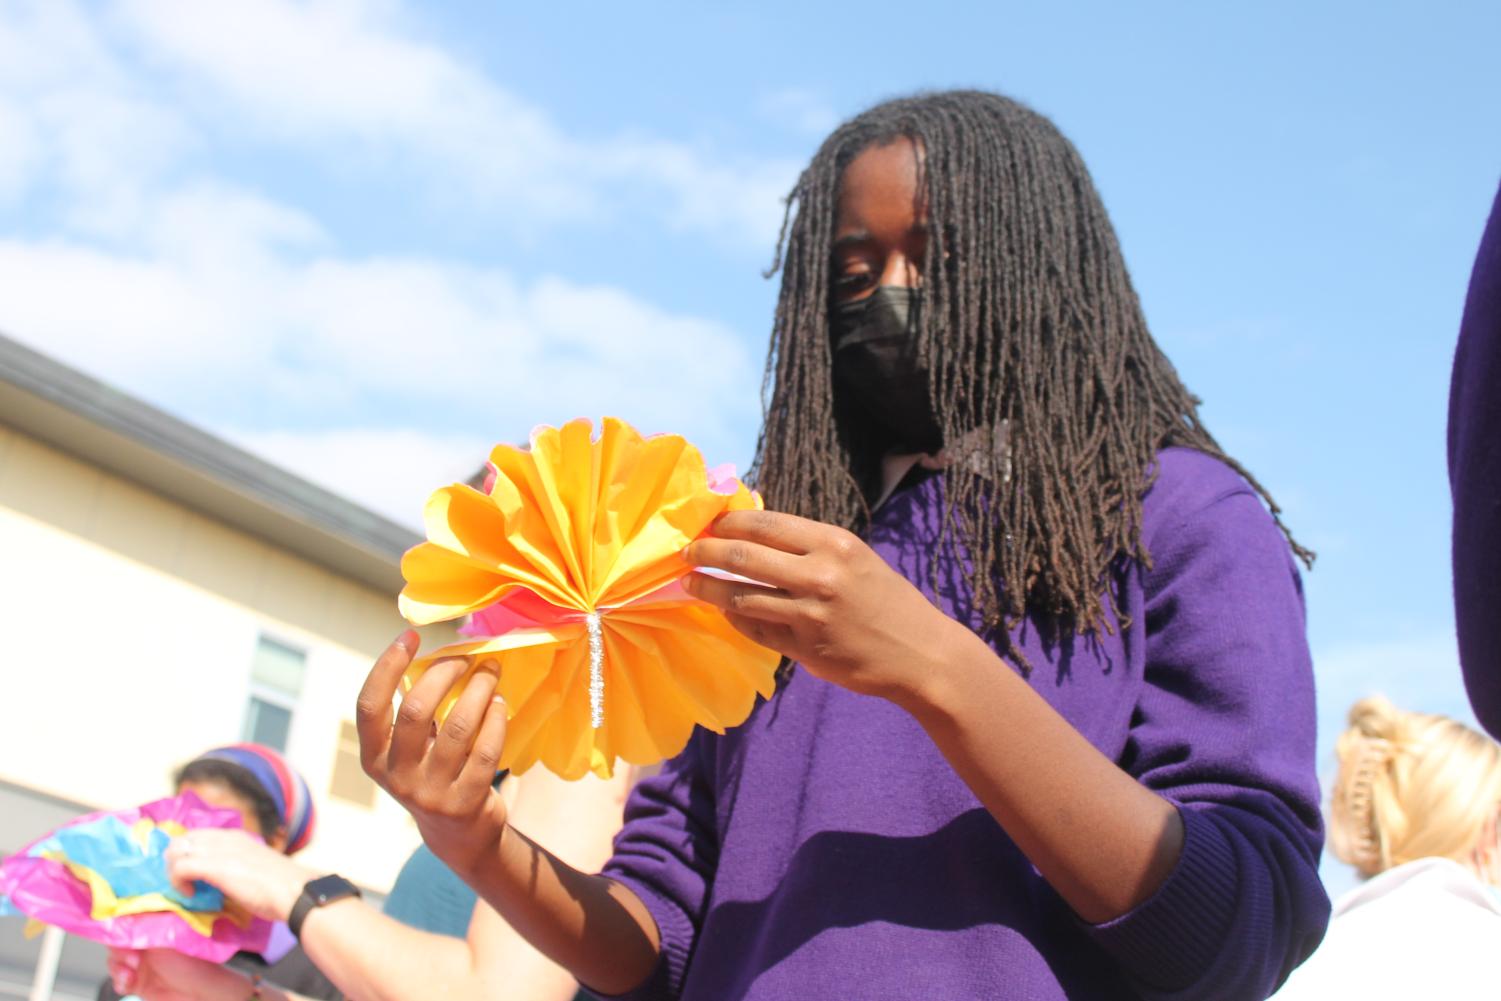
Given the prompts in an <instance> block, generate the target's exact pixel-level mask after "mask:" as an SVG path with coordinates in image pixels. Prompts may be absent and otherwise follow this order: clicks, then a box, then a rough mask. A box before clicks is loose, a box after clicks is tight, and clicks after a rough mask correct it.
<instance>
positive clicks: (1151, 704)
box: [1086, 456, 1329, 999]
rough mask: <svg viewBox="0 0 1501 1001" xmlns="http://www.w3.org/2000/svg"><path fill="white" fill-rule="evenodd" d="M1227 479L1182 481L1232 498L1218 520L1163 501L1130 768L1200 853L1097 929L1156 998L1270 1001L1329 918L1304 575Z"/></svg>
mask: <svg viewBox="0 0 1501 1001" xmlns="http://www.w3.org/2000/svg"><path fill="white" fill-rule="evenodd" d="M1190 461H1192V462H1195V463H1202V464H1204V465H1205V466H1206V467H1207V466H1208V465H1209V464H1210V463H1212V460H1209V459H1207V458H1204V457H1200V456H1195V457H1194V458H1193V459H1192V460H1190ZM1213 465H1214V466H1215V467H1217V469H1215V470H1209V469H1207V468H1206V470H1205V471H1204V475H1203V476H1195V477H1176V478H1175V481H1176V482H1178V483H1185V484H1193V483H1195V482H1197V483H1203V482H1204V481H1205V480H1211V481H1212V480H1213V479H1215V478H1217V479H1218V480H1220V481H1221V482H1226V486H1225V488H1224V489H1223V490H1219V491H1218V495H1217V496H1215V494H1210V495H1209V496H1210V497H1211V498H1212V499H1211V500H1209V502H1208V503H1207V504H1205V503H1204V499H1205V498H1204V497H1203V496H1202V495H1200V496H1199V497H1196V498H1194V500H1195V505H1194V506H1193V507H1191V508H1185V511H1184V513H1181V514H1180V513H1177V510H1178V508H1179V507H1183V506H1184V505H1182V504H1180V501H1181V500H1183V498H1181V497H1179V498H1175V497H1172V496H1167V497H1164V496H1161V493H1162V492H1163V491H1167V492H1169V493H1171V492H1172V489H1173V488H1167V487H1164V488H1163V490H1162V491H1154V493H1153V494H1149V495H1148V497H1147V500H1146V505H1147V507H1148V510H1147V512H1146V513H1147V519H1146V523H1147V524H1148V525H1151V526H1152V528H1151V530H1150V532H1149V537H1148V538H1147V539H1146V540H1145V541H1146V542H1147V544H1148V546H1149V548H1150V551H1151V553H1152V555H1153V567H1152V569H1151V570H1148V571H1144V572H1143V600H1144V604H1145V607H1144V609H1143V610H1142V611H1143V614H1144V617H1145V628H1146V633H1147V653H1146V665H1145V668H1144V677H1143V681H1144V689H1143V694H1142V696H1141V698H1140V702H1139V704H1138V706H1137V711H1136V714H1135V716H1134V718H1133V723H1132V728H1131V732H1130V736H1129V740H1128V744H1127V748H1126V751H1125V758H1124V760H1123V762H1122V764H1123V766H1124V767H1125V768H1126V769H1127V770H1128V771H1129V772H1131V773H1132V774H1133V775H1135V776H1136V777H1137V779H1138V780H1139V781H1140V782H1142V783H1143V784H1144V785H1146V786H1147V787H1148V788H1150V789H1153V790H1155V791H1157V792H1158V793H1160V794H1162V795H1163V796H1164V797H1166V798H1167V799H1168V800H1169V801H1171V802H1173V803H1174V804H1176V805H1177V806H1178V808H1179V812H1180V814H1181V816H1182V818H1183V825H1184V835H1185V839H1184V844H1183V853H1182V855H1181V857H1180V859H1179V861H1178V864H1177V866H1176V868H1175V869H1174V871H1173V872H1172V873H1171V874H1170V875H1169V876H1168V878H1167V881H1166V882H1165V883H1164V884H1163V885H1162V886H1161V887H1160V888H1159V889H1158V890H1157V892H1156V893H1155V894H1154V895H1153V896H1152V897H1150V898H1149V899H1148V900H1146V901H1145V902H1144V903H1142V904H1141V905H1140V906H1138V907H1137V908H1135V909H1134V910H1132V911H1130V912H1129V913H1127V914H1125V915H1123V916H1122V917H1120V918H1117V919H1115V920H1113V921H1110V922H1108V923H1106V924H1103V925H1097V926H1092V927H1089V928H1087V930H1086V931H1087V934H1089V935H1091V936H1092V937H1093V938H1094V939H1095V941H1096V942H1098V943H1099V944H1100V945H1101V946H1102V947H1103V948H1104V949H1105V950H1106V951H1107V952H1109V953H1110V954H1111V955H1112V956H1114V957H1115V959H1116V961H1117V962H1118V963H1119V964H1120V966H1121V968H1122V970H1123V972H1124V973H1125V974H1126V975H1127V976H1128V977H1130V979H1131V980H1132V982H1133V984H1134V985H1135V986H1136V988H1137V989H1138V991H1140V993H1141V995H1142V997H1144V998H1150V999H1168V998H1174V999H1177V998H1190V997H1192V998H1197V997H1215V998H1221V999H1242V998H1244V999H1260V998H1264V997H1266V996H1267V995H1268V994H1270V993H1271V992H1272V990H1273V989H1274V988H1275V987H1276V986H1277V985H1278V984H1279V983H1281V981H1282V980H1283V979H1284V978H1285V977H1286V976H1287V974H1288V973H1289V972H1291V970H1292V968H1293V967H1294V966H1296V965H1297V964H1298V963H1300V962H1301V961H1302V960H1303V959H1304V958H1306V957H1307V956H1308V955H1309V953H1311V952H1312V951H1313V949H1314V947H1315V946H1316V945H1317V944H1318V943H1319V940H1320V939H1321V938H1322V937H1323V933H1324V928H1325V926H1326V925H1327V923H1328V918H1329V899H1328V896H1327V895H1326V894H1325V892H1324V889H1323V886H1322V884H1321V883H1320V882H1319V877H1318V858H1319V851H1320V849H1321V847H1322V844H1323V829H1322V820H1321V818H1320V814H1319V790H1318V782H1317V776H1316V773H1315V769H1314V729H1315V713H1314V693H1313V668H1312V663H1311V658H1310V656H1309V651H1308V643H1307V639H1306V636H1305V629H1304V611H1303V599H1302V590H1301V585H1300V583H1299V579H1298V575H1297V569H1296V567H1294V566H1293V563H1292V558H1291V553H1290V552H1289V549H1288V546H1287V543H1286V542H1285V540H1284V539H1283V538H1282V535H1281V533H1280V532H1279V531H1278V529H1277V528H1276V526H1275V524H1274V523H1273V522H1272V519H1271V518H1270V517H1269V516H1268V515H1267V513H1266V511H1265V510H1264V509H1263V508H1262V506H1261V502H1260V500H1258V499H1257V498H1256V496H1255V495H1254V494H1252V493H1251V492H1250V490H1249V489H1248V488H1246V487H1245V486H1244V485H1243V484H1242V483H1241V482H1240V481H1239V479H1238V478H1235V479H1234V482H1228V481H1227V480H1228V476H1229V471H1228V470H1226V469H1225V468H1224V467H1223V466H1219V464H1218V463H1213ZM1182 492H1184V491H1179V493H1182ZM1156 505H1164V506H1166V511H1167V514H1166V516H1159V517H1156V518H1153V517H1152V513H1151V510H1150V508H1151V507H1152V506H1156ZM1159 510H1160V511H1161V510H1163V507H1159Z"/></svg>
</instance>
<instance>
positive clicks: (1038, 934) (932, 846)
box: [690, 808, 1109, 997]
mask: <svg viewBox="0 0 1501 1001" xmlns="http://www.w3.org/2000/svg"><path fill="white" fill-rule="evenodd" d="M872 874H877V875H875V877H874V878H873V875H872ZM977 887H984V888H987V889H988V890H989V891H990V892H985V893H977V892H975V890H976V888H977ZM1039 915H1040V916H1041V920H1039ZM878 923H883V924H890V925H898V926H903V927H907V928H920V929H927V930H932V931H955V930H960V929H970V928H976V927H985V928H987V929H989V931H990V933H991V934H993V935H994V936H995V939H994V941H995V942H996V943H1000V942H1002V941H1004V940H1006V939H1010V940H1012V941H1013V942H1015V941H1017V940H1020V939H1027V938H1030V939H1032V940H1033V945H1034V949H1035V948H1036V946H1037V945H1038V944H1039V943H1040V942H1041V941H1044V940H1045V941H1047V942H1048V943H1049V945H1050V947H1051V948H1050V949H1047V950H1041V951H1035V952H1034V953H1033V956H1034V959H1035V963H1036V965H1037V968H1038V970H1039V971H1041V970H1042V969H1045V968H1048V967H1049V966H1050V965H1051V964H1049V963H1048V961H1047V959H1046V958H1044V953H1045V952H1047V951H1050V952H1051V953H1052V954H1053V955H1054V956H1055V957H1057V956H1059V955H1060V953H1070V952H1071V953H1072V955H1070V956H1069V962H1068V963H1067V964H1065V965H1066V967H1067V968H1066V969H1054V970H1053V971H1052V975H1053V976H1056V977H1057V978H1058V979H1059V981H1060V982H1061V983H1062V984H1063V985H1064V986H1065V989H1066V993H1067V994H1068V996H1073V993H1072V988H1074V987H1078V988H1080V990H1081V991H1085V993H1086V995H1087V988H1088V987H1091V986H1092V987H1093V988H1095V989H1097V988H1098V986H1099V984H1100V983H1101V980H1102V978H1104V977H1107V976H1108V975H1109V974H1108V972H1107V970H1108V966H1107V961H1106V960H1105V957H1104V956H1103V954H1101V953H1100V952H1099V951H1098V950H1097V948H1096V947H1095V946H1094V945H1093V943H1091V942H1089V941H1088V940H1087V939H1086V938H1084V937H1083V936H1081V935H1079V933H1078V930H1077V921H1076V919H1075V918H1074V916H1073V913H1072V911H1070V910H1069V909H1068V907H1067V905H1066V904H1064V903H1063V901H1062V900H1061V898H1059V897H1058V895H1057V894H1056V893H1055V892H1054V891H1053V890H1052V888H1051V887H1049V886H1048V885H1047V883H1046V882H1045V881H1044V880H1043V879H1042V877H1041V876H1040V875H1038V874H1037V872H1036V870H1035V869H1033V868H1032V866H1031V865H1030V863H1028V862H1027V861H1026V860H1025V858H1023V857H1022V855H1021V852H1020V850H1019V849H1018V848H1017V847H1016V845H1015V844H1014V843H1013V842H1012V841H1011V839H1010V838H1009V837H1007V836H1006V834H1005V833H1004V832H1002V831H1001V829H1000V827H999V825H998V824H997V823H996V821H995V819H994V818H993V817H991V816H990V814H989V813H988V812H986V811H985V810H984V809H983V808H976V809H974V810H970V811H968V812H966V813H963V814H960V815H959V816H958V817H955V818H954V819H953V820H952V821H950V822H949V823H948V824H946V825H944V826H943V827H941V828H939V829H938V830H936V831H933V832H931V833H929V834H924V835H918V836H913V837H890V836H885V835H875V834H866V833H860V832H847V831H823V832H820V833H818V834H815V835H814V836H813V837H811V838H809V839H808V840H807V841H806V842H804V843H803V844H802V845H801V847H800V848H799V849H798V850H797V852H796V853H795V854H794V855H793V857H792V859H791V860H790V861H789V863H788V865H787V870H786V872H785V874H784V875H783V877H782V879H781V881H780V882H779V883H778V884H777V887H776V889H775V890H774V891H773V892H772V893H771V894H770V895H769V896H767V897H766V898H764V899H760V900H745V901H727V902H720V903H717V904H716V905H715V906H714V908H713V909H712V911H711V912H710V913H709V914H708V915H707V919H706V921H705V925H704V928H703V932H702V934H701V935H700V937H699V940H698V941H699V946H698V949H697V951H696V952H695V955H694V957H693V960H692V966H691V969H698V970H732V969H738V970H740V971H743V972H742V973H741V974H740V975H739V979H738V980H737V981H736V982H734V983H731V984H723V985H715V986H716V987H719V988H720V989H722V990H724V991H725V992H726V996H729V997H734V996H739V994H740V993H742V992H744V991H745V990H747V989H748V988H749V987H750V985H751V983H752V982H753V981H754V980H755V979H756V978H757V976H758V975H759V974H761V973H763V972H766V971H770V970H772V969H773V968H774V967H776V966H777V964H779V963H781V962H782V961H783V960H785V959H786V958H787V957H789V956H791V955H792V954H793V953H794V952H796V951H797V950H799V949H801V948H802V947H803V946H805V945H807V944H808V943H810V942H811V941H812V940H813V939H815V938H816V937H818V936H820V935H822V934H825V933H828V932H830V931H834V930H838V929H850V928H857V927H860V926H863V925H871V924H878ZM1018 928H1026V929H1028V931H1027V933H1025V934H1024V933H1023V932H1022V931H1019V930H1018ZM1064 940H1066V941H1068V942H1069V944H1070V945H1072V946H1074V947H1075V948H1073V949H1070V950H1059V949H1058V948H1057V946H1058V944H1059V942H1060V941H1064ZM959 941H962V942H963V943H965V946H964V947H965V949H966V955H964V956H952V957H946V958H945V957H940V956H936V955H935V956H930V957H928V958H929V959H930V960H933V961H936V962H940V963H943V962H947V963H950V964H952V963H956V962H963V963H965V964H967V965H980V966H984V965H985V963H986V957H985V956H983V955H974V954H973V953H974V945H975V939H973V938H972V937H965V938H964V939H961V940H959ZM984 951H985V952H992V950H990V949H986V950H984ZM993 951H994V953H995V954H997V955H1008V956H1009V958H1008V966H1009V967H1010V969H1009V971H1000V970H996V971H994V972H995V973H996V974H997V975H1000V976H1004V975H1005V973H1006V972H1009V974H1010V975H1013V976H1014V975H1015V973H1016V965H1017V950H1016V946H1014V945H1013V946H1011V947H1010V948H1006V949H996V950H993ZM748 957H753V958H749V959H748ZM918 958H919V957H907V958H906V959H905V960H903V961H904V962H908V963H910V962H914V961H916V960H917V959H918ZM871 968H872V972H874V971H878V970H883V969H884V970H887V971H889V970H890V969H891V957H889V956H888V957H882V956H872V961H871ZM691 979H692V973H691V970H690V980H691ZM860 979H861V978H860V976H859V974H858V971H852V981H851V986H853V984H854V983H857V982H858V981H859V980H860ZM1018 982H1027V980H1026V979H1025V978H1023V980H1021V981H1018ZM706 986H707V985H706Z"/></svg>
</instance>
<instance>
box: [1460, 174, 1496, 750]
mask: <svg viewBox="0 0 1501 1001" xmlns="http://www.w3.org/2000/svg"><path fill="white" fill-rule="evenodd" d="M1449 486H1450V489H1452V490H1453V492H1454V617H1455V625H1456V626H1457V627H1458V629H1459V662H1460V664H1461V666H1462V667H1463V668H1464V675H1465V688H1466V689H1467V690H1468V691H1469V693H1470V704H1471V705H1473V706H1474V707H1475V716H1476V717H1477V718H1478V719H1479V720H1480V722H1481V724H1482V725H1483V726H1484V727H1485V728H1486V729H1487V730H1489V731H1490V732H1491V734H1492V735H1494V736H1496V737H1501V191H1497V192H1496V204H1495V205H1494V206H1493V207H1492V208H1491V219H1490V222H1489V223H1487V224H1486V227H1485V235H1484V236H1483V237H1481V239H1480V253H1479V254H1478V255H1476V257H1475V271H1474V272H1473V273H1472V274H1471V276H1470V294H1469V296H1468V297H1467V298H1466V299H1465V315H1464V319H1463V320H1462V321H1461V322H1460V327H1459V348H1458V349H1457V350H1456V351H1455V352H1454V379H1453V382H1452V383H1451V384H1450V387H1449Z"/></svg>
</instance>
